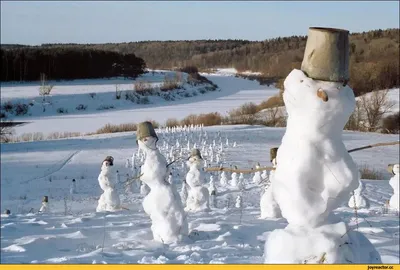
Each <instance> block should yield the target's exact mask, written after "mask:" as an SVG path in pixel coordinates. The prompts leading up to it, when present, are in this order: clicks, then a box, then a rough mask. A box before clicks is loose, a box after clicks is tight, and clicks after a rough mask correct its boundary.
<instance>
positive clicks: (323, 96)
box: [317, 88, 328, 102]
mask: <svg viewBox="0 0 400 270" xmlns="http://www.w3.org/2000/svg"><path fill="white" fill-rule="evenodd" d="M317 96H318V97H319V98H320V99H322V100H323V101H324V102H327V101H328V94H327V93H326V92H325V91H324V90H322V89H321V88H320V89H318V91H317Z"/></svg>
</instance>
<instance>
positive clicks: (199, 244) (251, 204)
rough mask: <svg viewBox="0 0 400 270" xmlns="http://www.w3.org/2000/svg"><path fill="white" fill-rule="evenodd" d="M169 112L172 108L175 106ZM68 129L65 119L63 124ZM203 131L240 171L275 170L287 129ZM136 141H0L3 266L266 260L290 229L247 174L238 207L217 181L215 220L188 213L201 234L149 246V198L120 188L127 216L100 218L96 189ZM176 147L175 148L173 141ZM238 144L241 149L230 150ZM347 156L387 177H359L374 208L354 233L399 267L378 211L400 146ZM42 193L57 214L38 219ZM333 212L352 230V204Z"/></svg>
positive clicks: (376, 137)
mask: <svg viewBox="0 0 400 270" xmlns="http://www.w3.org/2000/svg"><path fill="white" fill-rule="evenodd" d="M217 78H218V77H217ZM223 79H226V78H223ZM223 79H221V80H222V81H223ZM238 82H240V81H238ZM211 102H212V101H211ZM208 104H210V103H208ZM181 106H184V105H183V104H182V105H181ZM170 107H172V108H170V109H169V110H170V111H172V110H173V108H174V106H170ZM167 108H169V107H167ZM181 113H183V112H181ZM143 117H144V116H142V118H141V119H143ZM138 119H139V117H138ZM54 121H57V120H54ZM50 123H51V122H48V124H50ZM54 123H56V122H53V124H54ZM63 125H64V122H62V121H61V122H59V123H58V124H57V127H62V126H63ZM77 125H78V124H77ZM204 130H206V131H207V132H208V137H209V139H208V143H209V144H210V143H211V142H212V140H213V138H216V136H217V132H218V131H220V132H221V134H222V138H223V140H222V142H223V143H224V145H225V138H228V139H229V143H230V145H229V146H228V147H225V149H224V153H225V154H224V160H225V166H229V165H237V166H238V167H239V168H250V167H253V166H254V165H255V164H256V163H257V162H260V163H261V165H262V166H266V165H270V164H269V149H270V148H271V147H276V146H279V145H280V143H281V139H282V136H283V134H284V132H285V129H284V128H267V127H260V126H245V125H243V126H214V127H209V128H205V129H204ZM194 137H196V136H194ZM165 138H168V137H164V138H160V141H159V142H158V145H160V146H162V145H163V143H164V141H166V139H165ZM343 139H344V143H345V145H346V148H347V149H351V148H355V147H360V146H364V145H368V144H371V143H377V142H387V141H396V140H398V135H383V134H378V133H359V132H344V135H343ZM135 140H136V137H135V134H134V133H120V134H103V135H96V136H89V137H84V138H72V139H65V140H54V141H41V142H29V143H15V144H3V145H2V146H1V211H2V212H3V211H4V210H5V209H10V210H11V213H12V215H11V216H6V215H2V216H1V262H2V263H69V264H72V263H109V264H110V263H113V264H120V263H122V264H126V263H178V264H180V263H188V264H189V263H206V264H208V263H223V264H227V263H229V264H256V263H262V262H263V254H264V242H265V239H266V237H267V236H268V234H269V233H270V232H271V231H273V230H274V229H277V228H284V227H285V226H286V225H287V223H286V220H285V219H267V220H262V219H259V216H260V209H259V201H260V187H258V186H255V185H254V184H250V182H251V178H252V175H245V177H246V181H245V183H246V185H245V190H244V191H243V192H242V194H241V195H242V202H243V207H242V208H241V209H238V208H235V207H234V205H235V199H236V197H237V195H238V194H239V193H240V192H239V191H237V190H235V189H233V188H231V187H221V186H220V184H219V179H218V177H217V175H215V176H214V179H215V180H216V181H215V183H216V187H217V198H216V199H217V202H216V205H215V206H212V207H211V208H212V211H211V212H209V213H195V214H189V215H188V220H189V227H190V230H197V232H198V233H197V234H192V237H191V239H190V240H187V241H186V242H183V243H180V244H174V245H162V244H159V243H156V242H154V241H152V234H151V229H150V226H151V223H150V219H149V218H148V216H147V215H146V214H145V213H144V212H143V209H142V204H141V203H142V199H143V197H142V196H141V195H140V194H139V193H134V194H132V195H129V196H127V195H125V194H123V188H122V186H120V187H119V192H120V194H121V196H120V198H121V202H122V204H123V205H124V207H126V208H127V209H129V210H122V211H120V212H116V213H108V214H104V213H96V212H95V209H96V206H97V200H98V197H99V196H100V194H101V189H100V187H99V185H98V182H97V176H98V174H99V172H100V167H101V162H102V161H103V159H104V158H105V157H106V156H108V155H111V156H113V157H114V158H115V161H114V163H115V166H116V167H117V168H116V169H118V170H120V172H121V175H122V176H123V175H125V173H126V172H127V170H128V169H126V168H125V166H124V165H125V161H126V159H127V158H130V157H131V155H132V153H133V152H134V151H137V145H136V143H135ZM174 142H175V140H170V141H169V143H170V144H173V143H174ZM234 142H236V143H237V147H233V146H232V145H233V143H234ZM182 147H186V145H182ZM164 152H165V151H164ZM351 155H352V157H353V158H354V160H355V161H356V162H357V164H358V165H359V166H362V165H364V164H368V166H369V167H370V168H373V169H377V170H379V171H381V172H382V173H383V175H384V178H385V179H382V180H380V181H379V180H375V181H370V180H363V182H364V183H365V184H366V189H365V191H364V193H363V195H364V196H365V197H366V198H367V199H369V200H370V203H371V207H370V209H368V210H359V211H358V223H359V229H358V230H359V231H360V232H362V233H364V234H365V235H366V237H367V238H368V239H369V240H370V241H371V242H372V243H373V244H374V246H375V247H376V248H377V250H378V251H379V252H380V254H381V256H382V260H383V263H385V264H398V263H399V258H400V256H399V217H398V216H396V215H394V214H382V212H381V210H382V206H383V205H384V203H385V201H386V200H388V199H389V198H390V196H391V195H392V193H393V191H392V190H391V188H390V186H389V183H388V181H387V180H388V179H389V178H390V175H389V174H388V172H387V171H386V167H387V164H388V163H396V162H398V157H399V148H398V147H396V146H385V147H377V148H371V149H366V150H363V151H359V152H354V153H351ZM204 156H205V157H206V155H204ZM173 166H174V170H173V172H174V178H175V179H176V183H177V184H176V185H177V187H178V189H180V186H181V185H180V183H181V180H182V179H184V177H185V173H186V172H187V169H186V168H185V169H182V167H181V164H180V163H179V162H178V163H176V164H174V165H173ZM178 174H179V175H178ZM73 178H75V179H76V185H77V190H78V194H75V195H72V196H71V195H70V194H69V187H70V185H71V181H72V179H73ZM122 178H123V177H122ZM228 178H230V175H229V174H228ZM123 180H124V179H123ZM44 195H47V196H49V203H50V207H51V211H52V212H51V213H46V214H38V213H36V212H37V211H38V209H39V208H40V205H41V198H42V197H43V196H44ZM29 212H31V213H29ZM335 213H337V214H338V215H339V216H340V217H341V218H342V219H343V220H345V221H347V222H349V223H350V225H351V228H352V229H354V230H356V219H355V215H354V211H353V210H352V209H350V208H348V206H347V202H344V205H343V207H341V208H339V209H338V210H336V211H335Z"/></svg>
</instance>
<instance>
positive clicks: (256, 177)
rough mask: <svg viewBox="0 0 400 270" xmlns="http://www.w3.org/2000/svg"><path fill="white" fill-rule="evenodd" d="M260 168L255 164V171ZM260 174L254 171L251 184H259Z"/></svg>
mask: <svg viewBox="0 0 400 270" xmlns="http://www.w3.org/2000/svg"><path fill="white" fill-rule="evenodd" d="M260 168H261V166H260V163H257V165H256V169H260ZM261 177H262V176H261V172H260V171H256V172H255V173H254V176H253V183H254V184H258V183H260V182H261Z"/></svg>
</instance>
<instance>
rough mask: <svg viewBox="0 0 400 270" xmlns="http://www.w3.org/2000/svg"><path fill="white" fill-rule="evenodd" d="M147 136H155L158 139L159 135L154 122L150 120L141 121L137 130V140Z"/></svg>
mask: <svg viewBox="0 0 400 270" xmlns="http://www.w3.org/2000/svg"><path fill="white" fill-rule="evenodd" d="M146 137H154V138H156V139H157V141H158V136H157V134H156V131H155V130H154V127H153V124H152V123H151V122H148V121H146V122H142V123H139V125H138V126H137V131H136V140H142V139H144V138H146Z"/></svg>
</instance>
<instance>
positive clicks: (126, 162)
mask: <svg viewBox="0 0 400 270" xmlns="http://www.w3.org/2000/svg"><path fill="white" fill-rule="evenodd" d="M130 167H131V162H130V161H129V158H127V159H126V161H125V168H127V169H128V168H130Z"/></svg>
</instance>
